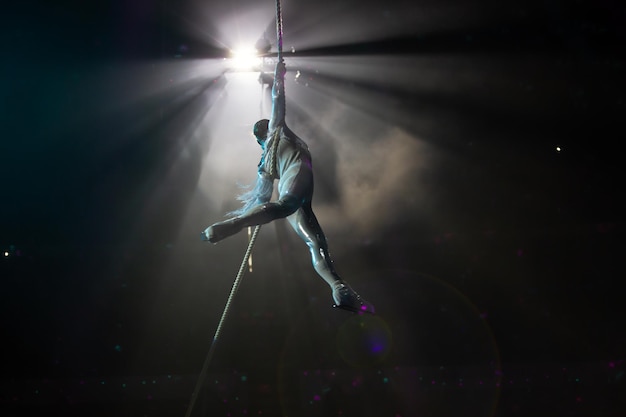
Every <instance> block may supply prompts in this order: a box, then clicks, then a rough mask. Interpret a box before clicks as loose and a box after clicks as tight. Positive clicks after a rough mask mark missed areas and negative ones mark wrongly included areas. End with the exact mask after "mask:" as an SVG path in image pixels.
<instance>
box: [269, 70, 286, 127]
mask: <svg viewBox="0 0 626 417" xmlns="http://www.w3.org/2000/svg"><path fill="white" fill-rule="evenodd" d="M286 72H287V68H286V67H285V63H284V62H283V61H282V60H280V61H278V62H277V63H276V69H275V70H274V85H273V86H272V114H271V116H270V122H269V126H268V132H273V131H274V130H275V129H276V128H277V127H278V126H282V125H284V124H285V73H286Z"/></svg>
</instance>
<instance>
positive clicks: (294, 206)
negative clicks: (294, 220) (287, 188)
mask: <svg viewBox="0 0 626 417" xmlns="http://www.w3.org/2000/svg"><path fill="white" fill-rule="evenodd" d="M302 203H303V200H302V198H298V197H296V196H294V195H291V194H286V195H284V196H282V197H280V199H279V200H278V201H276V204H277V205H278V206H279V207H280V208H281V211H282V212H283V213H284V215H285V216H289V215H291V214H293V213H295V212H296V210H298V209H299V208H300V207H301V206H302Z"/></svg>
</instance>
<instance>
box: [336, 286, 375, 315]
mask: <svg viewBox="0 0 626 417" xmlns="http://www.w3.org/2000/svg"><path fill="white" fill-rule="evenodd" d="M333 299H334V300H335V304H334V305H333V307H335V308H339V309H342V310H347V311H351V312H353V313H370V314H374V313H375V309H374V306H373V305H372V303H370V302H368V301H366V300H364V299H363V298H361V296H360V295H359V294H357V293H356V291H354V290H353V289H352V288H350V286H348V285H347V284H345V283H341V284H339V285H337V286H336V287H335V289H334V290H333Z"/></svg>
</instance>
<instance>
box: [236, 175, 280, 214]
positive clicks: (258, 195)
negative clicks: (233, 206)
mask: <svg viewBox="0 0 626 417" xmlns="http://www.w3.org/2000/svg"><path fill="white" fill-rule="evenodd" d="M247 188H250V187H247ZM273 191H274V181H272V179H271V177H270V176H269V175H267V174H264V173H259V176H258V177H257V180H256V184H255V185H254V188H252V189H250V190H248V191H246V192H244V193H242V194H240V195H239V196H238V197H237V200H239V201H241V202H242V203H243V206H242V207H241V208H239V209H237V210H234V211H231V212H230V213H227V214H226V216H229V217H230V216H241V215H242V214H244V213H245V212H247V211H248V210H250V209H251V208H252V207H255V206H257V205H259V204H262V203H265V202H268V201H270V198H271V197H272V192H273Z"/></svg>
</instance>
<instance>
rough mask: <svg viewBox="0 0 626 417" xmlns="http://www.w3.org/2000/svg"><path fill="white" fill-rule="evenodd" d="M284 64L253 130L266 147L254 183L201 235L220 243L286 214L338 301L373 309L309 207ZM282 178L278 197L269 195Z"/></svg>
mask: <svg viewBox="0 0 626 417" xmlns="http://www.w3.org/2000/svg"><path fill="white" fill-rule="evenodd" d="M285 73H286V67H285V64H284V62H283V61H282V59H279V60H278V62H277V63H276V67H275V70H274V83H273V86H272V112H271V115H270V119H269V120H268V119H262V120H259V121H258V122H256V123H255V125H254V128H253V133H254V136H255V137H256V140H257V142H258V144H259V145H260V146H261V148H262V149H263V152H262V156H261V161H260V162H259V165H258V176H257V182H256V185H255V186H254V188H253V189H251V190H250V191H248V192H246V193H244V194H242V195H241V196H239V199H240V200H241V201H242V202H243V207H242V208H241V209H239V210H236V211H234V212H231V213H229V214H230V215H231V216H232V217H231V218H230V219H228V220H225V221H222V222H219V223H215V224H213V225H211V226H209V227H208V228H206V229H205V230H204V231H203V232H202V234H201V237H202V239H203V240H205V241H208V242H211V243H217V242H219V241H221V240H223V239H225V238H227V237H229V236H232V235H234V234H236V233H238V232H240V231H241V230H242V229H243V228H245V227H251V226H257V225H262V224H266V223H269V222H271V221H273V220H276V219H280V218H286V219H287V221H288V222H289V224H290V225H291V227H292V228H293V229H294V230H295V231H296V233H297V234H298V236H300V238H302V240H304V242H305V243H306V244H307V246H308V247H309V250H310V251H311V258H312V262H313V267H314V268H315V271H316V272H317V273H318V275H319V276H320V277H321V278H323V279H324V281H326V283H327V284H328V285H329V286H330V288H331V291H332V297H333V300H334V302H335V304H334V306H335V307H338V308H341V309H344V310H349V311H352V312H358V313H361V312H364V313H374V306H373V305H372V304H371V303H369V302H368V301H366V300H364V299H363V298H362V297H361V296H360V295H359V294H357V293H356V292H355V291H354V290H353V289H352V288H351V287H350V286H349V285H348V284H347V283H346V281H344V280H343V279H342V278H341V277H340V276H339V275H338V274H337V272H336V271H335V268H334V266H333V261H332V259H331V257H330V254H329V251H328V244H327V242H326V237H325V236H324V232H323V231H322V228H321V226H320V224H319V223H318V221H317V218H316V217H315V214H314V213H313V209H312V208H311V200H312V198H313V167H312V163H311V154H310V152H309V149H308V146H307V145H306V143H305V142H304V141H303V140H302V139H300V138H299V137H298V136H297V135H295V134H294V133H293V132H292V131H291V130H290V129H289V127H287V125H286V123H285V107H286V106H285V88H284V78H285ZM274 180H278V187H277V189H278V200H276V201H270V199H271V197H272V193H273V189H274Z"/></svg>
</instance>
